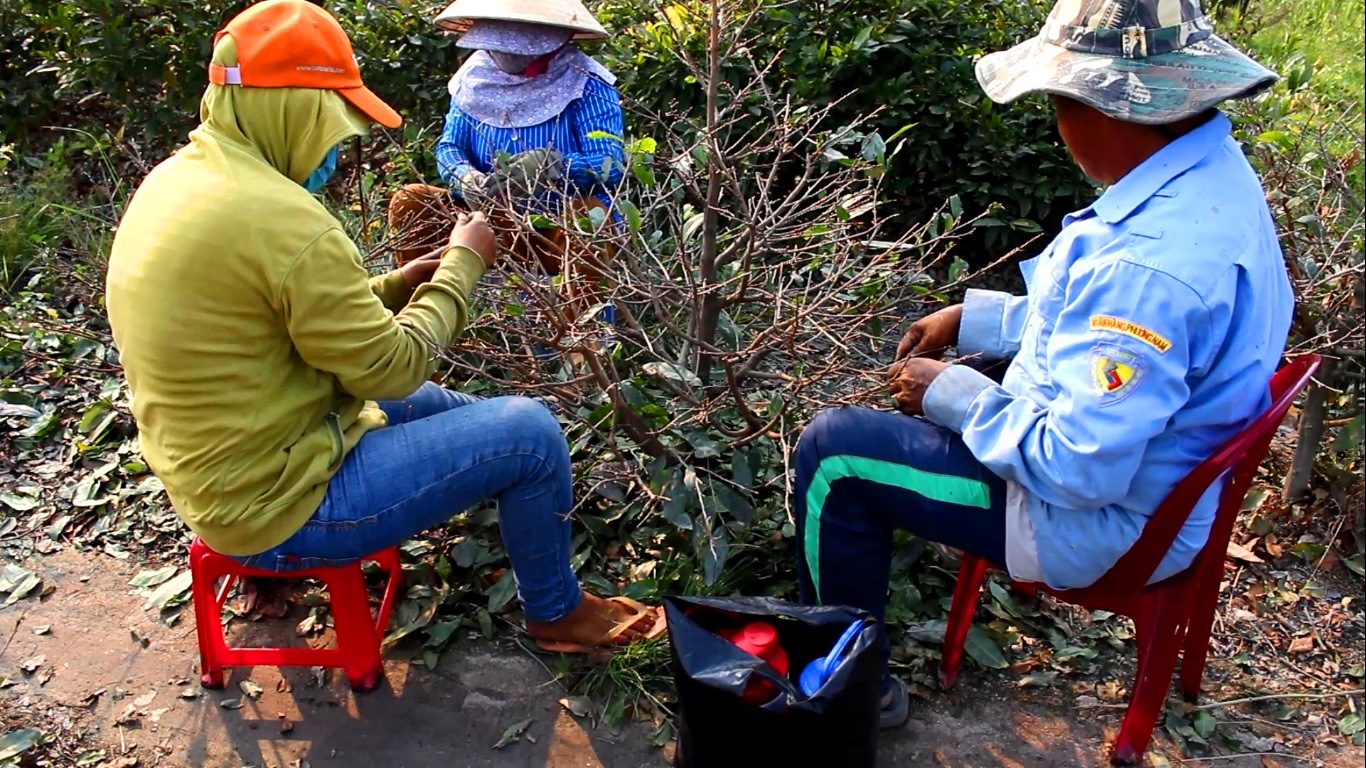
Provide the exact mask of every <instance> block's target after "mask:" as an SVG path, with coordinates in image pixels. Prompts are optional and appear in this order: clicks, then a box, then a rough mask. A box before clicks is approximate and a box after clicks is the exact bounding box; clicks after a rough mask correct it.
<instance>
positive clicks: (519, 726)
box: [493, 717, 532, 749]
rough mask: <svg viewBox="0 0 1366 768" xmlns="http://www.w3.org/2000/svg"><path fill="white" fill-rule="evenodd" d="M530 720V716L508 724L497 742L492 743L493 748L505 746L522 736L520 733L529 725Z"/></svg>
mask: <svg viewBox="0 0 1366 768" xmlns="http://www.w3.org/2000/svg"><path fill="white" fill-rule="evenodd" d="M531 721H532V718H530V717H528V718H527V719H525V720H523V721H522V722H520V723H514V724H512V725H509V726H508V729H507V730H506V731H503V737H502V738H501V739H499V740H498V743H497V744H494V745H493V748H494V749H502V748H503V747H506V746H507V745H509V744H514V743H516V742H518V741H520V740H521V738H522V734H523V733H524V732H525V731H526V729H528V728H530V727H531Z"/></svg>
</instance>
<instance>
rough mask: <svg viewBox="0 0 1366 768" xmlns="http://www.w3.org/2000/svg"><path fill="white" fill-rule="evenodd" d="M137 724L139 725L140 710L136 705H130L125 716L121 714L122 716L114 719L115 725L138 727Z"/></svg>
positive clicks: (124, 712) (124, 713)
mask: <svg viewBox="0 0 1366 768" xmlns="http://www.w3.org/2000/svg"><path fill="white" fill-rule="evenodd" d="M137 724H138V708H137V705H135V704H129V705H128V706H127V707H126V708H125V709H124V710H123V714H121V715H119V716H118V717H116V718H114V725H137Z"/></svg>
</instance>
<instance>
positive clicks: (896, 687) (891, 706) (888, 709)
mask: <svg viewBox="0 0 1366 768" xmlns="http://www.w3.org/2000/svg"><path fill="white" fill-rule="evenodd" d="M910 718H911V697H910V694H908V693H907V692H906V684H905V683H903V682H901V680H900V678H897V677H893V676H890V675H889V676H888V677H887V680H886V682H884V683H883V685H882V712H881V713H880V714H879V715H878V727H879V728H881V729H882V730H884V731H885V730H887V729H889V728H900V727H901V726H903V725H905V724H906V721H907V720H909V719H910Z"/></svg>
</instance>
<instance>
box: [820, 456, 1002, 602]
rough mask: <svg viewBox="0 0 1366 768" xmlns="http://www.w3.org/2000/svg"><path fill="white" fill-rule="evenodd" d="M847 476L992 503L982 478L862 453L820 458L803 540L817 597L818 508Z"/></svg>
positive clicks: (983, 505)
mask: <svg viewBox="0 0 1366 768" xmlns="http://www.w3.org/2000/svg"><path fill="white" fill-rule="evenodd" d="M846 478H855V479H858V480H867V481H869V482H873V483H878V484H880V485H888V486H892V487H894V488H901V489H903V490H907V491H910V492H911V493H915V494H918V495H920V496H923V497H925V498H927V499H930V500H932V501H939V502H944V503H947V504H958V505H961V506H964V507H978V508H980V509H989V508H990V507H991V489H990V488H989V487H988V486H987V484H986V483H984V482H982V481H981V480H972V479H969V478H966V477H958V476H957V475H944V474H939V473H935V472H926V471H924V470H921V469H916V468H915V467H908V466H906V465H905V464H895V463H893V462H890V461H880V460H878V459H866V458H863V457H861V456H830V457H828V458H825V459H823V460H822V461H821V463H820V466H819V467H817V469H816V474H815V475H814V476H813V477H812V478H811V486H810V487H809V488H807V490H806V531H805V535H804V537H803V541H802V551H803V553H804V554H805V556H806V567H807V569H808V570H809V571H810V572H811V585H812V586H813V587H814V588H815V590H816V599H817V600H820V599H821V597H820V595H821V557H820V541H821V511H822V509H823V508H824V506H825V500H826V498H827V497H829V495H830V488H831V486H833V485H834V484H835V481H837V480H844V479H846Z"/></svg>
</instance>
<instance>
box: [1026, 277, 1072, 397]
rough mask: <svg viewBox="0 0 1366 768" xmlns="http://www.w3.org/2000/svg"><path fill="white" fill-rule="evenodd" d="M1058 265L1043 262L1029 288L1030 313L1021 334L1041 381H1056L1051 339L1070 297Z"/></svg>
mask: <svg viewBox="0 0 1366 768" xmlns="http://www.w3.org/2000/svg"><path fill="white" fill-rule="evenodd" d="M1059 268H1060V267H1058V266H1057V265H1053V264H1041V265H1039V270H1038V272H1037V273H1036V275H1035V278H1034V281H1033V285H1032V286H1031V290H1030V292H1029V317H1028V319H1026V320H1025V327H1024V333H1023V335H1022V336H1021V338H1020V356H1021V358H1022V360H1023V362H1024V364H1025V365H1026V366H1027V367H1028V370H1029V371H1030V374H1031V378H1033V379H1034V380H1035V382H1037V383H1038V384H1042V385H1047V384H1051V383H1052V377H1051V376H1050V375H1049V371H1048V342H1049V340H1050V339H1052V338H1053V330H1054V328H1056V327H1057V324H1058V316H1059V315H1061V314H1062V307H1063V302H1064V300H1065V298H1066V289H1065V288H1064V282H1063V281H1062V280H1059V279H1058V277H1059V275H1057V274H1056V271H1057V270H1058V269H1059ZM1061 277H1063V278H1065V277H1066V275H1065V274H1064V275H1062V276H1061Z"/></svg>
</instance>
